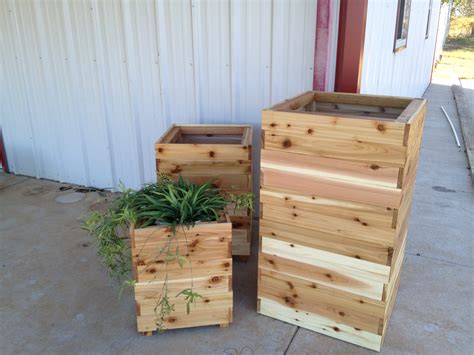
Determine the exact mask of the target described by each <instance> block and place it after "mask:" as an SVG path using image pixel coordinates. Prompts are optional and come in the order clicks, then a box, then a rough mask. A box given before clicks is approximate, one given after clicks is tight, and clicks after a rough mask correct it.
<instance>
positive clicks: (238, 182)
mask: <svg viewBox="0 0 474 355" xmlns="http://www.w3.org/2000/svg"><path fill="white" fill-rule="evenodd" d="M169 176H170V178H172V179H174V180H177V179H178V178H179V176H180V174H171V175H169ZM182 177H183V178H184V179H185V180H188V181H190V182H192V183H194V184H204V183H206V182H208V181H211V180H212V185H213V186H215V187H218V188H220V189H223V190H225V191H235V192H240V191H250V190H251V188H252V178H251V176H250V175H219V176H217V177H216V176H206V175H183V176H182Z"/></svg>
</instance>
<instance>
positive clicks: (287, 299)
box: [284, 296, 295, 307]
mask: <svg viewBox="0 0 474 355" xmlns="http://www.w3.org/2000/svg"><path fill="white" fill-rule="evenodd" d="M284 300H285V303H286V304H287V305H288V306H290V307H294V306H295V300H294V299H293V298H291V297H289V296H285V298H284Z"/></svg>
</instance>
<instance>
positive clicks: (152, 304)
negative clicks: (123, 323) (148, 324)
mask: <svg viewBox="0 0 474 355" xmlns="http://www.w3.org/2000/svg"><path fill="white" fill-rule="evenodd" d="M175 296H176V295H172V296H171V297H170V303H172V304H173V305H174V308H175V312H176V313H186V303H187V301H186V300H185V299H184V297H183V296H178V297H175ZM232 300H233V293H232V291H230V292H226V293H219V294H215V295H209V296H206V297H202V298H198V299H197V300H196V303H195V304H194V305H193V306H192V307H191V312H190V314H191V313H193V312H194V311H201V310H202V311H204V310H207V311H208V312H209V311H212V312H213V311H216V310H217V311H218V310H219V309H226V308H229V307H232ZM137 305H138V307H140V315H141V316H145V315H155V309H156V306H157V300H156V299H153V298H145V299H142V300H140V301H139V302H137ZM175 312H173V313H175Z"/></svg>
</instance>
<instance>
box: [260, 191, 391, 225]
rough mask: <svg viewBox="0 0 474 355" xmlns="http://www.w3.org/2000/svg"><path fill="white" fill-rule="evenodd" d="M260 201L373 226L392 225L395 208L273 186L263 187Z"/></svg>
mask: <svg viewBox="0 0 474 355" xmlns="http://www.w3.org/2000/svg"><path fill="white" fill-rule="evenodd" d="M260 203H263V204H267V203H268V204H271V205H274V206H281V207H283V208H292V209H294V210H302V211H307V212H313V213H318V214H323V215H326V216H332V217H336V218H342V219H346V220H349V221H356V222H357V221H359V223H366V224H367V225H371V226H378V227H387V228H390V227H391V226H392V220H393V213H394V212H393V210H392V209H390V210H387V208H386V207H381V206H375V205H369V204H362V203H356V202H351V201H343V200H336V199H330V198H324V197H316V196H311V195H302V194H295V193H290V192H288V191H285V190H281V189H275V188H271V187H262V188H261V190H260Z"/></svg>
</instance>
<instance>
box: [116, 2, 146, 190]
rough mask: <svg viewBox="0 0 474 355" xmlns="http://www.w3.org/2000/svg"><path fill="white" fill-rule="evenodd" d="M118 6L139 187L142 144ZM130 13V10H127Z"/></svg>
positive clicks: (125, 38) (141, 182)
mask: <svg viewBox="0 0 474 355" xmlns="http://www.w3.org/2000/svg"><path fill="white" fill-rule="evenodd" d="M119 6H120V14H121V16H120V20H121V27H120V28H121V31H122V38H123V51H124V54H125V58H126V61H125V73H126V76H127V93H128V101H129V105H128V107H129V110H130V111H129V113H130V119H131V121H132V127H133V129H134V131H133V134H134V136H135V144H136V153H137V154H136V159H137V161H138V164H137V165H138V176H139V180H140V185H143V184H144V183H145V177H144V173H143V169H144V167H143V156H142V152H143V149H142V144H141V137H140V131H141V129H140V120H139V117H137V114H136V113H135V111H134V110H133V108H132V105H133V100H132V93H131V87H130V79H131V78H130V71H129V57H128V55H127V54H128V53H127V48H128V46H127V36H126V34H125V21H124V8H123V0H122V1H120V2H119ZM129 11H130V9H129Z"/></svg>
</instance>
